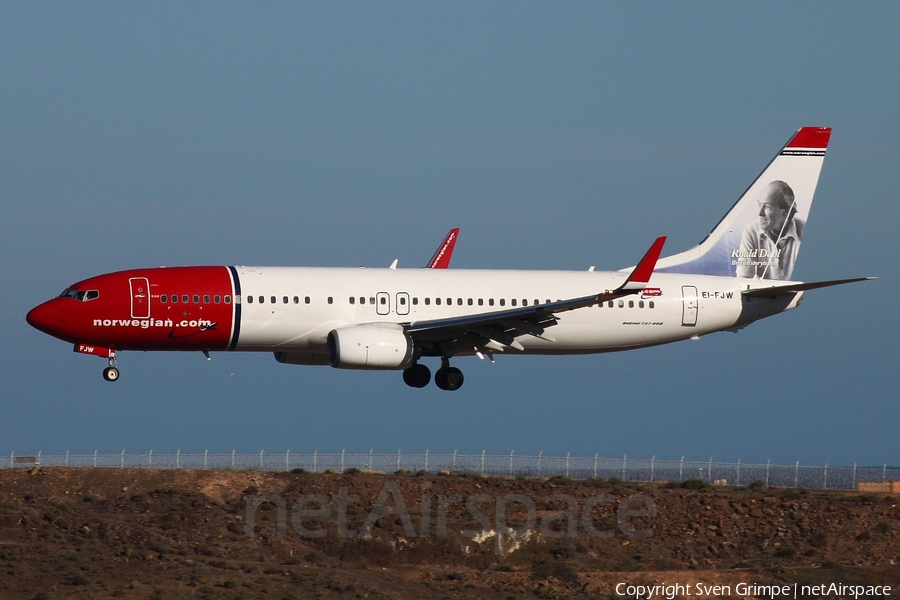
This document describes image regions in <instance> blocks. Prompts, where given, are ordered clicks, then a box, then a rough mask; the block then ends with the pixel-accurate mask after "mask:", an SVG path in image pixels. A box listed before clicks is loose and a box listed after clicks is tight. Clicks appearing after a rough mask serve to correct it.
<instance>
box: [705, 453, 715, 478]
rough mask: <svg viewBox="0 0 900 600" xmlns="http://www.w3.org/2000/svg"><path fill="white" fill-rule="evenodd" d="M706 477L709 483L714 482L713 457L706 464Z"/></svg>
mask: <svg viewBox="0 0 900 600" xmlns="http://www.w3.org/2000/svg"><path fill="white" fill-rule="evenodd" d="M706 477H707V478H708V479H709V483H712V482H713V478H712V456H710V457H709V462H708V463H707V464H706Z"/></svg>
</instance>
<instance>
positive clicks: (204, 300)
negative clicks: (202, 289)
mask: <svg viewBox="0 0 900 600" xmlns="http://www.w3.org/2000/svg"><path fill="white" fill-rule="evenodd" d="M203 304H209V296H206V295H204V296H203Z"/></svg>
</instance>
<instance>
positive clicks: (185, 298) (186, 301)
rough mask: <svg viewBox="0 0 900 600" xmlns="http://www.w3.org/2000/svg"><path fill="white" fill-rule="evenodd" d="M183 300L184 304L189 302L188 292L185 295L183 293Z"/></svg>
mask: <svg viewBox="0 0 900 600" xmlns="http://www.w3.org/2000/svg"><path fill="white" fill-rule="evenodd" d="M181 302H182V304H187V303H188V297H187V294H185V295H183V296H182V297H181Z"/></svg>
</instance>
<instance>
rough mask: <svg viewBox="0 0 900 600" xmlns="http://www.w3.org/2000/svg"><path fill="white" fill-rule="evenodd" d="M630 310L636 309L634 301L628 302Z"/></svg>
mask: <svg viewBox="0 0 900 600" xmlns="http://www.w3.org/2000/svg"><path fill="white" fill-rule="evenodd" d="M628 308H634V300H629V301H628Z"/></svg>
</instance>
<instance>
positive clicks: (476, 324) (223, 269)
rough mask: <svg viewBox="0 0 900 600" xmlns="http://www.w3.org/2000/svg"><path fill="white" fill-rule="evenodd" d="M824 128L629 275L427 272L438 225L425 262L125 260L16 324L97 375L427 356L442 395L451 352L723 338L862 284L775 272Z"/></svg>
mask: <svg viewBox="0 0 900 600" xmlns="http://www.w3.org/2000/svg"><path fill="white" fill-rule="evenodd" d="M830 135H831V129H829V128H823V127H804V128H802V129H800V130H799V131H797V133H796V134H795V135H794V136H792V137H791V139H790V141H788V143H787V144H786V145H785V146H784V147H783V148H782V149H781V150H780V151H779V153H778V154H777V155H776V156H775V158H774V159H773V160H772V162H770V163H769V165H768V166H767V167H766V168H765V170H764V171H763V172H762V174H761V175H760V176H759V177H758V178H757V179H756V181H755V182H754V183H753V184H752V185H751V186H750V187H749V188H748V189H747V191H746V192H745V193H744V195H743V196H742V197H741V198H740V199H739V200H738V201H737V203H735V204H734V206H733V207H732V208H731V209H730V210H729V211H728V213H727V214H726V215H725V217H724V218H722V220H721V221H720V222H719V224H718V225H716V227H715V228H714V229H713V230H712V232H710V234H709V235H708V236H707V237H706V238H705V239H704V240H703V241H702V242H701V243H700V244H699V245H697V246H696V247H694V248H692V249H690V250H688V251H686V252H682V253H680V254H676V255H673V256H669V257H666V258H660V253H661V251H662V247H663V244H664V242H665V238H662V237H661V238H658V239H657V240H656V241H655V242H654V243H653V245H652V246H651V247H650V249H649V250H648V251H647V253H646V255H645V256H644V257H643V259H641V260H640V261H639V262H638V264H637V266H636V267H634V268H630V269H624V270H621V271H604V272H601V271H595V270H594V269H593V268H591V269H589V270H587V271H582V272H571V271H498V270H469V269H447V268H441V267H446V266H447V264H448V263H449V252H450V251H452V243H455V239H456V233H457V231H456V230H452V231H451V234H452V235H450V234H448V238H447V240H445V242H444V244H442V246H441V247H440V248H439V249H438V252H437V253H436V254H435V257H434V258H433V259H432V261H431V262H430V263H429V267H432V268H426V269H398V268H396V261H395V263H394V264H393V265H391V267H390V268H387V269H371V268H309V267H296V268H294V267H241V266H218V267H216V266H212V267H160V268H150V269H135V270H130V271H120V272H116V273H109V274H106V275H99V276H97V277H91V278H89V279H85V280H83V281H80V282H78V283H76V284H74V285H71V286H69V287H68V288H66V289H65V290H64V291H63V293H62V294H60V295H59V296H58V297H57V298H54V299H52V300H49V301H47V302H44V303H43V304H41V305H39V306H37V307H36V308H34V309H32V310H31V311H30V312H29V313H28V316H27V320H28V322H29V323H30V324H31V325H32V326H34V327H36V328H37V329H39V330H41V331H43V332H45V333H48V334H50V335H52V336H54V337H57V338H59V339H61V340H64V341H66V342H69V343H72V344H74V350H75V351H76V352H80V353H84V354H92V355H96V356H101V357H103V358H105V359H108V361H109V366H108V367H107V368H106V369H105V370H104V377H105V378H106V379H107V380H109V381H114V380H116V379H118V377H119V371H118V368H117V365H116V357H117V352H119V351H122V350H145V351H147V350H179V351H197V352H203V353H204V354H205V355H206V356H207V357H208V356H209V353H210V352H215V351H226V352H238V351H248V352H272V353H274V355H275V359H276V360H277V361H278V362H280V363H285V364H293V365H331V366H332V367H335V368H338V369H395V370H402V371H403V380H404V381H405V382H406V383H407V384H408V385H410V386H412V387H424V386H426V385H427V384H428V382H429V381H431V372H430V370H429V369H428V367H427V366H425V364H423V363H422V362H421V361H422V359H423V358H427V357H436V358H439V359H440V361H441V366H440V368H439V369H438V370H437V372H436V373H435V375H434V380H435V383H436V384H437V386H438V387H439V388H441V389H444V390H456V389H458V388H459V387H460V386H461V385H462V383H463V374H462V372H461V371H460V370H459V369H458V368H456V367H452V366H450V359H451V358H453V357H456V356H466V355H478V356H479V357H482V358H483V357H484V356H485V355H487V356H489V357H491V358H493V356H494V354H495V353H503V354H587V353H597V352H612V351H619V350H631V349H635V348H642V347H647V346H655V345H658V344H666V343H669V342H675V341H679V340H684V339H689V338H696V337H697V336H701V335H705V334H708V333H712V332H715V331H723V330H729V331H734V330H738V329H741V328H743V327H745V326H747V325H749V324H750V323H752V322H754V321H756V320H758V319H761V318H764V317H768V316H772V315H775V314H778V313H781V312H784V311H787V310H790V309H792V308H795V307H796V306H797V305H798V304H799V302H800V300H801V298H802V296H803V293H804V291H805V290H809V289H814V288H819V287H825V286H830V285H837V284H841V283H850V282H853V281H861V280H862V279H866V278H855V279H843V280H834V281H823V282H817V283H801V282H797V281H794V280H792V279H791V277H792V274H793V270H794V265H795V263H796V259H797V255H798V252H799V249H800V245H801V242H802V237H803V233H804V230H805V227H806V223H807V220H808V218H809V210H810V206H811V204H812V199H813V194H814V192H815V188H816V184H817V182H818V179H819V172H820V170H821V167H822V162H823V160H824V157H825V150H826V148H827V146H828V140H829V137H830ZM448 244H449V245H448ZM445 250H446V251H447V252H445ZM435 267H438V268H435Z"/></svg>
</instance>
